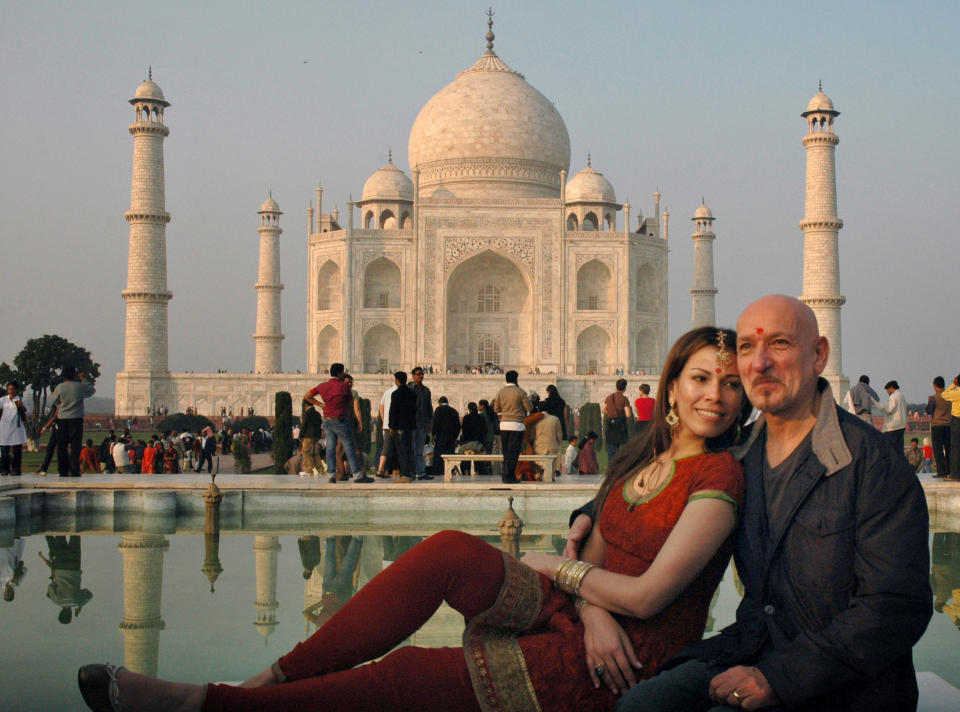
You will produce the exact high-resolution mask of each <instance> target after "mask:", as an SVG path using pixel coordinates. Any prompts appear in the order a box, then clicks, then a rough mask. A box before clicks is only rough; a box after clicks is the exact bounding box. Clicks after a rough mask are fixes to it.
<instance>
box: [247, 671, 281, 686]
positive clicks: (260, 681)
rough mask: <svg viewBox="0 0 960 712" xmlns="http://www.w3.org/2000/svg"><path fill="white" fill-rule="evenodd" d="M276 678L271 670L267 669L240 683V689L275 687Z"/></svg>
mask: <svg viewBox="0 0 960 712" xmlns="http://www.w3.org/2000/svg"><path fill="white" fill-rule="evenodd" d="M276 684H277V678H276V677H275V676H274V674H273V668H267V669H266V670H264V671H263V672H260V673H257V674H256V675H254V676H253V677H251V678H250V679H249V680H244V681H243V682H241V683H240V687H267V686H268V685H276Z"/></svg>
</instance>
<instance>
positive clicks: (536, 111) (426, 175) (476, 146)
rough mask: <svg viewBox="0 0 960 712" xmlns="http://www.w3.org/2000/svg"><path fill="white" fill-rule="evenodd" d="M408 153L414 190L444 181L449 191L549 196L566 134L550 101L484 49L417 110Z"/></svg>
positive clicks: (564, 157)
mask: <svg viewBox="0 0 960 712" xmlns="http://www.w3.org/2000/svg"><path fill="white" fill-rule="evenodd" d="M409 159H410V170H411V171H412V170H415V169H418V168H419V170H420V190H421V191H423V190H424V189H425V188H427V187H429V186H438V185H443V186H444V187H445V188H446V189H448V190H450V191H451V192H452V193H453V194H454V195H455V196H456V197H514V198H556V197H559V195H560V171H561V170H567V169H568V167H569V165H570V135H569V134H568V133H567V127H566V124H564V123H563V118H562V117H561V116H560V114H559V112H558V111H557V110H556V108H555V107H554V105H553V104H552V103H551V102H550V100H549V99H547V98H546V97H545V96H544V95H543V94H541V93H540V92H539V91H537V90H536V89H534V88H533V87H532V86H530V85H529V84H528V83H527V82H526V81H525V80H524V78H523V75H522V74H520V73H518V72H515V71H514V70H512V69H511V68H510V67H508V66H507V65H506V64H505V63H504V62H503V61H502V60H501V59H500V58H499V57H498V56H497V55H496V54H495V53H494V52H493V50H492V49H488V50H487V52H486V53H485V54H484V55H483V56H482V57H481V58H480V59H479V60H478V61H477V62H476V64H474V65H473V66H472V67H470V68H469V69H467V70H466V71H464V72H461V73H460V74H458V75H457V78H456V79H454V80H453V81H452V82H451V83H450V84H448V85H447V86H446V87H444V88H443V89H441V90H440V91H439V92H437V93H436V94H435V95H434V96H433V98H432V99H430V101H428V102H427V103H426V105H425V106H424V107H423V109H421V110H420V114H419V115H418V116H417V119H416V121H414V122H413V128H412V129H411V130H410V144H409ZM428 194H429V193H428Z"/></svg>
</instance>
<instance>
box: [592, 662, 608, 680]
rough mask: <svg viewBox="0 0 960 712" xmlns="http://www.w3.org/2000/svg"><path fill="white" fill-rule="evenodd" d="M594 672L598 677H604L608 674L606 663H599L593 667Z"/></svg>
mask: <svg viewBox="0 0 960 712" xmlns="http://www.w3.org/2000/svg"><path fill="white" fill-rule="evenodd" d="M593 674H594V675H596V676H597V677H603V676H604V675H606V674H607V668H606V667H605V666H604V665H597V666H596V667H595V668H593Z"/></svg>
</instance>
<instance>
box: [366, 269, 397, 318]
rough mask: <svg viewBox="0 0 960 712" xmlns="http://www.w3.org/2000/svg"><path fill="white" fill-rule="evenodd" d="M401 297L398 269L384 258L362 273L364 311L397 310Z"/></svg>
mask: <svg viewBox="0 0 960 712" xmlns="http://www.w3.org/2000/svg"><path fill="white" fill-rule="evenodd" d="M400 295H401V278H400V268H399V267H398V266H397V264H396V262H394V261H393V260H389V259H387V258H386V257H378V258H377V259H375V260H374V261H373V262H371V263H370V264H369V265H367V268H366V269H365V270H364V271H363V306H364V308H365V309H399V308H400Z"/></svg>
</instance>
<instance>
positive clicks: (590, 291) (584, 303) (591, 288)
mask: <svg viewBox="0 0 960 712" xmlns="http://www.w3.org/2000/svg"><path fill="white" fill-rule="evenodd" d="M614 308H616V295H615V293H614V289H613V275H612V274H611V273H610V268H609V267H607V265H606V264H604V263H603V262H601V261H600V260H590V261H589V262H586V263H584V265H583V266H582V267H581V268H580V269H578V270H577V309H586V310H590V311H607V310H612V309H614Z"/></svg>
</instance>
